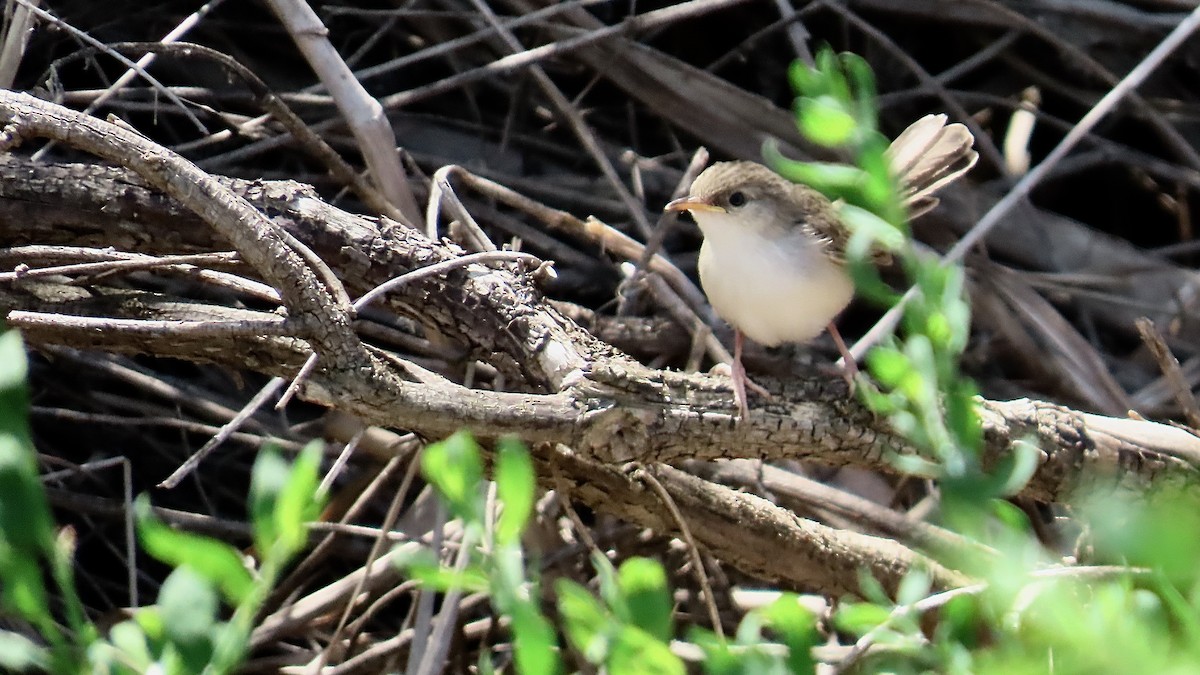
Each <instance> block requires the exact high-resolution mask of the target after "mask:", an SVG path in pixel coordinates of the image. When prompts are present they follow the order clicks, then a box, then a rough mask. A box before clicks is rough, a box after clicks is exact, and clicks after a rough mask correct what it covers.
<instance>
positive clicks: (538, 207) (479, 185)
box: [448, 165, 708, 311]
mask: <svg viewBox="0 0 1200 675" xmlns="http://www.w3.org/2000/svg"><path fill="white" fill-rule="evenodd" d="M448 173H452V174H453V175H454V176H456V177H458V178H459V179H460V180H462V181H463V182H464V183H466V184H467V185H468V186H470V187H471V188H473V189H475V190H476V191H477V192H479V193H481V194H484V195H486V196H488V197H491V198H492V199H495V200H496V201H498V202H500V203H502V204H504V205H505V206H509V207H511V208H514V209H517V210H518V211H521V212H523V213H527V214H529V215H531V216H533V217H534V218H537V219H538V220H539V221H541V222H542V224H544V225H545V226H547V227H548V228H550V230H552V231H559V232H565V233H566V234H569V235H571V236H573V237H577V238H579V239H583V240H585V241H590V242H593V243H595V244H597V245H598V246H600V247H601V248H602V249H604V250H606V251H611V252H613V253H615V254H617V255H619V256H621V257H622V258H625V259H626V260H630V261H634V262H637V261H640V260H642V258H643V257H645V256H646V255H647V253H646V248H645V246H643V245H642V244H641V243H640V242H638V241H637V240H635V239H633V238H632V237H630V236H629V235H627V234H625V233H623V232H621V231H620V230H617V229H615V228H613V227H611V226H609V225H606V224H604V223H602V222H600V221H599V220H596V219H595V218H589V219H588V220H587V221H583V220H580V219H579V218H576V217H575V215H574V214H572V213H569V212H567V211H561V210H559V209H554V208H551V207H549V206H546V205H545V204H542V203H541V202H539V201H536V200H534V199H531V198H529V197H526V196H525V195H523V194H521V193H519V192H517V191H516V190H513V189H511V188H509V187H506V186H504V185H501V184H500V183H497V182H495V181H492V180H488V179H487V178H483V177H482V176H477V175H475V174H473V173H471V172H470V171H467V170H466V169H464V168H462V167H459V166H457V165H450V167H448ZM642 266H643V267H645V268H648V269H650V270H653V271H654V272H655V273H657V274H658V275H659V276H661V277H663V278H664V279H666V281H667V283H668V284H670V285H671V288H673V289H675V292H677V293H678V294H679V295H681V296H682V297H683V298H684V300H685V301H686V302H687V304H688V306H689V307H691V308H692V309H693V311H701V310H702V309H703V308H705V307H707V306H708V301H706V300H705V299H704V294H703V293H701V292H700V289H699V288H697V287H696V284H694V283H692V280H691V279H689V278H688V276H687V275H686V274H684V273H683V271H682V270H680V269H679V268H678V267H676V266H675V264H674V263H672V262H671V261H670V260H668V259H667V258H665V257H663V256H661V255H658V254H654V255H651V256H650V260H649V262H647V263H644V264H643V265H642Z"/></svg>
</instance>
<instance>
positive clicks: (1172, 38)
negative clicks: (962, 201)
mask: <svg viewBox="0 0 1200 675" xmlns="http://www.w3.org/2000/svg"><path fill="white" fill-rule="evenodd" d="M1197 26H1200V7H1197V8H1196V9H1194V10H1192V12H1191V13H1190V14H1188V16H1187V18H1186V19H1184V20H1183V21H1181V22H1179V25H1178V26H1176V27H1175V29H1174V30H1172V31H1171V33H1170V34H1169V35H1167V37H1165V38H1163V41H1162V42H1160V43H1159V44H1158V46H1157V47H1155V48H1154V49H1153V50H1152V51H1151V52H1150V53H1149V54H1147V55H1146V58H1144V59H1142V61H1141V62H1140V63H1138V65H1137V66H1135V67H1134V69H1133V70H1131V71H1129V74H1128V75H1126V76H1125V78H1124V79H1122V80H1121V81H1120V82H1118V83H1117V85H1116V86H1115V87H1113V88H1112V89H1111V90H1110V91H1109V92H1108V93H1107V94H1105V95H1104V97H1103V98H1101V99H1100V100H1099V101H1098V102H1097V103H1096V105H1095V106H1094V107H1093V108H1092V109H1091V110H1089V111H1087V114H1085V115H1084V116H1083V117H1082V118H1081V119H1080V120H1079V123H1078V124H1076V125H1075V126H1074V127H1073V128H1072V129H1071V131H1070V132H1068V133H1067V135H1066V137H1065V138H1063V139H1062V141H1061V142H1059V144H1058V145H1057V146H1055V148H1054V149H1053V150H1051V151H1050V154H1048V155H1046V158H1045V159H1043V160H1042V161H1041V162H1040V163H1039V164H1038V165H1037V166H1035V167H1034V168H1033V169H1032V170H1031V171H1030V172H1029V173H1027V174H1025V176H1024V177H1022V178H1021V180H1019V181H1017V183H1016V185H1014V186H1013V188H1012V190H1010V191H1009V192H1008V194H1006V195H1004V197H1002V198H1001V199H1000V201H998V202H996V203H995V204H994V205H993V206H992V208H991V209H989V210H988V212H987V213H986V214H984V216H983V218H980V219H979V222H978V223H976V224H975V226H974V227H972V228H971V229H970V231H968V232H967V233H966V234H965V235H963V238H962V239H961V240H959V242H958V243H957V244H955V245H954V247H953V248H951V249H950V251H949V252H947V253H946V255H944V256H942V259H941V264H942V265H943V266H945V265H950V264H952V263H955V262H957V261H958V260H959V259H961V258H962V257H963V255H965V254H966V252H967V251H968V250H970V249H971V247H973V246H975V244H976V243H978V242H979V241H980V240H982V239H983V237H985V236H986V235H987V233H988V232H990V231H991V230H992V228H994V227H995V226H996V225H997V224H998V223H999V222H1000V219H1001V218H1003V217H1004V216H1006V215H1008V212H1009V211H1011V210H1012V209H1013V208H1014V207H1015V206H1016V205H1017V204H1018V203H1020V202H1021V200H1023V199H1025V197H1026V196H1027V195H1028V194H1029V193H1030V191H1032V190H1033V188H1034V186H1036V185H1037V184H1038V183H1040V182H1041V180H1042V178H1044V177H1045V176H1046V174H1048V173H1049V172H1050V170H1051V169H1052V168H1054V165H1056V164H1058V162H1059V161H1061V160H1062V158H1063V157H1065V156H1066V155H1067V153H1068V152H1070V151H1071V148H1073V147H1075V145H1076V144H1077V143H1079V141H1081V140H1083V138H1084V137H1085V136H1087V134H1089V133H1090V132H1091V130H1092V128H1093V127H1095V126H1096V124H1097V123H1099V122H1100V120H1101V119H1103V118H1104V116H1105V115H1107V114H1108V113H1109V112H1110V111H1112V109H1113V108H1114V107H1116V105H1117V103H1119V102H1120V101H1121V99H1123V98H1124V97H1125V96H1126V95H1127V94H1128V93H1129V92H1130V91H1132V90H1133V89H1134V88H1136V87H1138V86H1139V85H1141V83H1142V82H1143V81H1145V79H1146V78H1147V77H1148V76H1149V75H1150V73H1152V72H1154V69H1156V68H1158V66H1160V65H1161V64H1162V62H1163V61H1164V60H1165V59H1166V58H1167V56H1169V55H1170V53H1171V52H1172V51H1174V50H1175V49H1176V48H1177V47H1178V46H1179V45H1180V44H1182V43H1183V41H1184V40H1186V39H1187V38H1188V36H1189V35H1191V33H1192V32H1193V31H1194V30H1196V27H1197ZM916 293H917V287H916V286H913V287H911V288H909V289H908V291H907V292H905V294H904V297H902V298H900V301H899V302H897V303H896V304H895V306H893V307H892V308H891V309H889V310H888V311H887V313H885V314H884V315H883V317H882V318H881V319H879V321H877V322H876V323H875V325H874V326H872V327H871V329H870V330H869V331H867V333H866V334H865V335H863V336H862V337H861V338H859V340H858V341H857V342H855V343H854V346H853V347H851V348H850V354H851V356H853V357H854V358H855V359H861V358H862V357H863V354H865V353H866V351H867V350H868V349H870V348H871V347H872V346H873V345H875V343H877V342H879V340H881V339H883V337H884V336H885V335H887V334H888V333H890V332H891V331H892V330H893V329H894V328H895V327H896V324H897V323H899V321H900V316H901V315H902V314H903V312H904V306H905V305H906V304H908V301H909V299H911V298H912V297H913V296H914V295H915V294H916ZM840 362H841V361H839V363H840Z"/></svg>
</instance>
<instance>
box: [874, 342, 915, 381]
mask: <svg viewBox="0 0 1200 675" xmlns="http://www.w3.org/2000/svg"><path fill="white" fill-rule="evenodd" d="M867 368H869V369H870V371H871V375H872V376H874V377H875V379H876V380H878V381H879V384H881V385H883V386H885V387H888V388H895V387H898V386H900V383H901V382H903V381H904V378H905V377H906V376H908V375H909V373H911V372H913V370H912V365H911V364H910V363H909V362H908V357H907V356H905V355H904V353H903V352H901V351H900V350H898V349H895V348H894V347H876V348H874V349H872V350H871V351H870V352H867Z"/></svg>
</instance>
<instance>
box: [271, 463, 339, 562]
mask: <svg viewBox="0 0 1200 675" xmlns="http://www.w3.org/2000/svg"><path fill="white" fill-rule="evenodd" d="M323 446H324V444H323V443H322V442H321V441H320V440H314V441H312V442H310V443H309V444H308V445H306V446H304V449H303V450H301V451H300V454H299V455H298V456H297V457H296V461H295V462H293V463H292V465H291V467H290V468H289V469H288V471H287V477H286V479H285V480H284V483H283V487H282V489H281V490H280V491H279V496H278V499H277V500H276V502H275V509H274V511H275V512H274V514H273V519H274V521H275V531H276V532H277V533H278V536H279V545H280V546H281V547H282V548H283V551H282V552H281V553H282V555H283V556H284V558H285V559H286V558H290V557H291V556H293V555H295V554H296V553H297V552H299V551H300V550H301V549H303V548H304V546H305V544H307V543H308V523H309V522H311V521H313V520H315V519H316V518H317V516H318V515H319V514H320V512H321V509H322V508H324V503H325V500H324V497H323V495H318V494H317V487H318V486H319V485H320V482H321V477H320V469H321V451H322V449H323ZM268 550H270V549H268ZM261 553H262V554H263V555H264V556H265V555H267V551H262V552H261Z"/></svg>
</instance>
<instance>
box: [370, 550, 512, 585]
mask: <svg viewBox="0 0 1200 675" xmlns="http://www.w3.org/2000/svg"><path fill="white" fill-rule="evenodd" d="M394 562H395V564H396V566H397V567H399V568H400V569H402V570H404V571H405V572H406V573H407V574H408V575H409V576H411V577H412V578H414V579H416V580H417V581H419V582H421V585H423V586H425V587H426V588H431V589H433V590H436V591H439V592H443V593H444V592H446V591H451V590H463V591H467V592H469V593H484V592H487V590H488V589H489V588H490V584H489V583H488V575H487V572H485V571H484V570H483V569H481V568H480V567H479V566H478V565H467V566H466V567H464V568H463V569H462V570H461V571H459V570H456V569H454V568H450V567H444V566H442V565H441V564H439V563H438V561H437V558H436V557H435V556H434V555H433V551H430V550H429V549H425V548H423V549H418V550H417V551H414V552H413V553H412V554H410V555H407V556H396V557H395V559H394Z"/></svg>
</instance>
